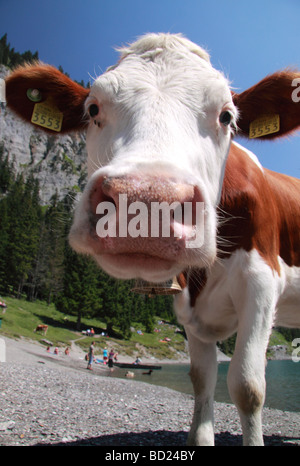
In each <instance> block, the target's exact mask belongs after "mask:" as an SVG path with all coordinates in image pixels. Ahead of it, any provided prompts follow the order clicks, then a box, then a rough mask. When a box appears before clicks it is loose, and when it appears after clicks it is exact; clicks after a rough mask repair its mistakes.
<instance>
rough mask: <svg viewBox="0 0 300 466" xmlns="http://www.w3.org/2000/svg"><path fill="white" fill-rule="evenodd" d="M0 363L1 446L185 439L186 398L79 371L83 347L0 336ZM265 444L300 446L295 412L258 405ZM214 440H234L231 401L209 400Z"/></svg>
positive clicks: (237, 438) (237, 432) (236, 430)
mask: <svg viewBox="0 0 300 466" xmlns="http://www.w3.org/2000/svg"><path fill="white" fill-rule="evenodd" d="M5 342H6V362H2V363H0V400H1V402H0V445H1V446H11V445H13V446H17V445H20V446H22V445H23V446H25V445H36V446H39V445H53V446H57V445H65V446H85V445H99V446H100V445H102V446H114V447H117V446H155V447H157V446H177V447H180V446H184V445H185V443H186V439H187V433H188V431H189V426H190V423H191V419H192V411H193V397H192V396H190V395H185V394H182V393H179V392H176V391H174V390H170V389H168V388H164V387H157V386H154V385H150V384H147V383H143V382H137V381H135V380H134V379H133V380H132V379H118V378H112V377H110V376H109V371H108V369H107V368H104V367H102V366H101V368H98V367H95V370H94V371H91V372H90V371H87V370H86V362H85V361H84V358H83V356H84V355H83V354H81V353H80V351H79V350H76V348H75V347H74V348H73V347H72V351H71V356H65V355H61V356H59V357H55V356H54V355H53V354H48V353H46V351H45V348H44V347H42V346H41V345H38V344H34V343H29V342H26V341H17V342H16V341H13V340H10V339H7V338H5ZM263 426H264V436H265V437H264V438H265V444H266V445H271V446H299V445H300V414H299V413H292V412H282V411H279V410H274V409H268V408H265V409H264V414H263ZM215 432H216V445H241V444H242V433H241V428H240V422H239V418H238V414H237V411H236V409H235V407H234V406H232V405H229V404H224V403H215Z"/></svg>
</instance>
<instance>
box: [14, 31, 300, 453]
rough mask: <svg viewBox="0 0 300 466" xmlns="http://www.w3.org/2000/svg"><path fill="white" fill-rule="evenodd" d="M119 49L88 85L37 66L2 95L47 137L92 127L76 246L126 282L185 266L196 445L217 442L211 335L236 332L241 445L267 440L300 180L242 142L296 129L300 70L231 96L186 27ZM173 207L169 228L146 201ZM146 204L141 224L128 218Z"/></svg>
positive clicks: (299, 225)
mask: <svg viewBox="0 0 300 466" xmlns="http://www.w3.org/2000/svg"><path fill="white" fill-rule="evenodd" d="M120 53H121V56H120V59H119V61H118V63H117V64H116V65H114V66H112V67H110V68H109V69H108V70H107V71H106V72H105V73H103V74H102V75H101V76H99V77H98V78H97V79H96V80H95V82H94V83H93V85H92V86H91V89H84V88H82V87H81V86H79V85H78V84H76V83H75V82H73V81H72V80H71V79H70V78H68V77H67V76H65V75H63V74H62V73H60V72H59V71H58V70H57V69H55V68H54V67H52V66H49V65H45V64H42V63H36V64H32V65H25V66H22V67H20V68H17V69H16V70H15V71H13V72H12V73H11V74H10V75H9V76H8V77H7V79H6V99H7V104H8V106H9V107H10V108H11V109H12V110H13V111H15V112H16V113H17V114H18V115H19V116H21V117H22V118H23V119H25V120H26V121H29V122H32V123H33V124H35V123H37V124H38V125H41V127H42V128H43V129H44V130H45V131H48V132H52V134H54V132H55V131H59V132H60V133H68V132H70V131H74V130H86V132H87V136H86V144H87V151H88V160H87V167H88V178H89V181H88V183H87V185H86V187H85V190H84V193H83V195H82V198H81V200H80V203H79V205H78V207H77V208H76V212H75V216H74V222H73V225H72V227H71V231H70V235H69V240H70V244H71V246H72V247H73V248H74V249H75V250H76V251H78V252H79V253H83V254H88V255H90V256H92V257H93V258H94V259H95V260H96V262H97V263H98V264H99V266H100V267H102V268H103V269H104V270H105V271H106V272H107V273H108V274H110V275H112V276H114V277H117V278H119V279H133V278H139V279H143V280H146V281H149V282H163V281H165V280H169V279H170V278H171V277H173V276H177V279H178V281H179V283H180V284H181V287H182V291H181V292H180V293H179V294H177V295H176V296H175V298H174V309H175V312H176V315H177V318H178V321H179V322H180V323H181V324H182V325H183V326H184V328H185V331H186V335H187V338H188V343H189V352H190V359H191V368H190V377H191V380H192V383H193V387H194V393H195V407H194V415H193V420H192V425H191V429H190V432H189V435H188V444H189V445H213V444H214V427H213V399H214V389H215V384H216V377H217V356H216V342H218V341H222V340H224V339H227V338H228V337H230V336H231V335H233V334H235V333H237V336H236V345H235V350H234V355H233V357H232V359H231V362H230V366H229V371H228V388H229V392H230V396H231V398H232V400H233V402H234V403H235V405H236V406H237V409H238V412H239V415H240V420H241V425H242V430H243V443H244V445H263V432H262V420H261V416H262V408H263V404H264V398H265V385H266V384H265V365H266V349H267V345H268V339H269V336H270V332H271V329H272V327H273V326H274V325H277V326H287V327H299V324H300V313H299V307H300V292H299V282H300V248H299V240H300V211H299V202H300V181H299V180H297V179H295V178H293V177H289V176H286V175H282V174H277V173H274V172H272V171H270V170H268V169H265V168H263V167H262V166H261V164H260V162H259V160H258V158H257V157H256V155H254V154H253V153H252V152H250V151H249V150H247V149H245V148H244V147H242V146H241V145H240V144H239V143H237V142H236V141H235V140H234V138H235V136H236V135H239V136H241V137H245V138H249V137H253V136H260V137H261V138H262V139H266V140H271V139H274V140H275V139H276V138H278V137H282V136H286V135H287V134H290V133H292V132H294V131H296V130H297V129H298V128H299V126H300V104H299V103H298V102H299V99H298V88H297V83H299V82H300V81H299V80H300V73H299V71H297V70H292V69H285V70H281V71H278V72H275V73H273V74H271V75H269V76H267V77H265V78H264V79H262V80H261V81H260V82H259V83H257V84H255V85H254V86H252V87H251V88H250V89H247V90H245V91H243V92H240V93H237V92H234V91H233V90H232V89H231V88H230V85H229V82H228V80H227V78H226V77H225V76H224V75H223V73H221V72H219V71H218V70H216V69H214V67H213V66H212V65H211V62H210V57H209V55H208V53H207V52H206V51H205V50H204V49H202V48H201V47H199V46H198V45H196V44H194V43H192V42H190V41H189V40H188V39H187V38H185V37H184V36H182V35H179V34H175V35H172V34H147V35H145V36H142V37H141V38H139V39H138V40H137V41H136V42H134V43H133V44H131V45H128V46H126V47H123V48H122V49H120ZM37 102H38V105H40V106H41V105H42V104H44V107H45V106H46V107H47V105H48V107H49V108H50V110H49V108H48V113H47V109H45V108H44V110H43V108H42V109H41V107H39V106H37V107H36V105H37ZM54 120H55V121H54ZM56 134H57V133H56ZM125 200H126V202H127V204H126V205H127V206H128V210H127V211H126V212H125V213H126V215H125V214H124V205H125V204H124V201H125ZM163 203H164V204H163ZM174 203H175V204H176V206H177V207H176V208H175V207H174V209H173V210H172V209H171V207H170V211H169V213H170V216H169V227H170V229H169V235H164V234H163V231H162V227H163V225H162V216H161V217H159V218H160V222H161V224H159V225H158V226H157V225H152V224H151V219H152V213H151V215H150V213H149V209H150V210H151V208H152V207H153V206H154V205H155V206H157V205H158V206H159V207H161V206H162V205H165V204H167V206H173V204H174ZM178 206H179V211H180V209H181V218H183V214H182V212H183V209H184V208H185V206H189V207H190V216H189V217H188V218H189V221H186V222H185V221H183V220H180V212H179V214H178ZM198 206H204V207H203V209H202V210H201V212H200V209H199V212H200V214H199V216H198V215H197V212H198V210H197V209H198ZM144 207H146V215H144V217H143V222H142V217H141V216H140V217H139V215H136V217H134V215H133V214H134V213H135V214H137V212H139V211H142V210H143V208H144ZM121 208H122V209H123V211H122V212H123V213H122V215H121V214H120V212H121ZM139 209H140V210H139ZM108 212H110V214H109V215H108ZM175 212H177V213H176V215H175ZM113 214H114V215H115V217H114V215H113ZM118 214H120V215H118ZM147 214H148V215H147ZM153 218H154V217H153ZM110 219H112V221H111V222H110ZM156 220H157V217H156ZM101 222H102V223H101ZM147 222H148V223H147ZM142 223H143V225H144V226H143V228H142V227H141V224H142ZM104 224H106V226H105V225H104ZM138 224H140V229H139V228H138ZM145 225H146V227H145ZM134 226H135V228H133V227H134ZM150 226H151V228H150ZM127 227H128V228H127ZM147 227H148V229H147ZM152 227H153V230H152ZM130 228H131V229H130ZM105 229H106V230H105ZM150 230H151V231H150ZM153 231H154V233H153V234H152V235H151V233H152V232H153ZM198 231H199V232H200V233H201V234H200V233H199V237H198V238H197V241H196V242H195V241H194V239H195V235H196V236H197V232H198Z"/></svg>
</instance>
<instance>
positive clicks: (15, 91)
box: [5, 63, 89, 133]
mask: <svg viewBox="0 0 300 466" xmlns="http://www.w3.org/2000/svg"><path fill="white" fill-rule="evenodd" d="M5 85H6V86H5V87H6V102H7V105H8V107H10V108H11V109H12V110H13V111H14V112H15V113H16V114H18V115H19V116H20V117H21V118H23V119H25V120H26V121H28V122H31V123H33V124H37V125H39V126H41V127H42V128H43V129H44V130H46V131H50V132H55V131H56V132H57V131H60V132H62V133H67V132H70V131H74V130H81V129H83V128H84V127H85V126H86V121H85V118H84V102H85V99H86V98H87V96H88V94H89V89H85V88H83V87H82V86H80V85H79V84H77V83H75V82H74V81H72V80H71V79H70V78H68V77H67V76H66V75H64V74H63V73H61V72H60V71H59V70H57V69H56V68H54V67H52V66H50V65H44V64H39V63H38V64H33V65H25V66H21V67H18V68H17V69H16V70H14V71H13V72H12V73H11V74H10V75H9V76H8V77H7V78H6V80H5ZM36 104H39V105H38V106H37V107H35V105H36ZM42 104H43V106H42ZM34 112H35V113H34ZM43 112H44V113H43ZM47 112H48V113H47ZM55 117H56V119H55Z"/></svg>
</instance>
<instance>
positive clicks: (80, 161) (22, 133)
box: [0, 65, 87, 204]
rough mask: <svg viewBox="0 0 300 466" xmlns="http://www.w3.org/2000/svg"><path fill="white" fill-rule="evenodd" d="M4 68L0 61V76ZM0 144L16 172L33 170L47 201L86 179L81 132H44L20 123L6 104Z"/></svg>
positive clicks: (80, 186)
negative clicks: (60, 133) (55, 194)
mask: <svg viewBox="0 0 300 466" xmlns="http://www.w3.org/2000/svg"><path fill="white" fill-rule="evenodd" d="M8 71H9V70H8V69H7V68H6V67H5V66H3V65H0V78H4V77H5V75H6V74H7V73H8ZM0 144H1V145H2V146H3V150H4V155H6V154H8V155H9V160H10V161H13V163H14V167H15V170H16V172H17V173H19V172H23V173H24V174H25V175H27V174H29V173H33V174H34V175H35V177H37V178H38V179H39V182H40V197H41V202H42V203H43V204H47V203H48V202H49V200H50V198H51V196H52V195H53V194H54V193H55V192H56V191H57V192H58V195H59V197H60V198H62V197H64V196H65V195H66V193H67V192H68V190H69V189H72V190H73V191H75V192H80V191H82V189H83V187H84V185H85V183H86V176H87V173H86V158H87V154H86V147H85V135H84V134H81V133H74V134H72V135H68V136H59V135H58V136H56V135H48V134H45V133H44V132H43V131H42V130H41V129H39V128H38V127H34V126H32V125H30V124H27V123H24V122H23V121H22V120H21V119H20V118H18V117H17V116H16V115H15V114H13V113H12V112H11V111H10V110H9V109H8V108H7V107H6V106H2V108H1V109H0Z"/></svg>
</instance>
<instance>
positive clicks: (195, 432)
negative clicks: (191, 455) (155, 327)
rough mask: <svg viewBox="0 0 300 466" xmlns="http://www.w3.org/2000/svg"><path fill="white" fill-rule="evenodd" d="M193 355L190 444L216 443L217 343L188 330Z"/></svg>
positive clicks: (190, 350) (191, 355) (190, 349)
mask: <svg viewBox="0 0 300 466" xmlns="http://www.w3.org/2000/svg"><path fill="white" fill-rule="evenodd" d="M187 336H188V342H189V352H190V357H191V370H190V377H191V380H192V383H193V388H194V393H195V407H194V415H193V421H192V426H191V430H190V433H189V436H188V445H214V425H213V422H214V419H213V417H214V416H213V402H214V391H215V385H216V379H217V353H216V344H215V343H203V342H201V341H200V340H199V339H197V338H196V337H194V336H193V335H191V334H189V332H188V330H187Z"/></svg>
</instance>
